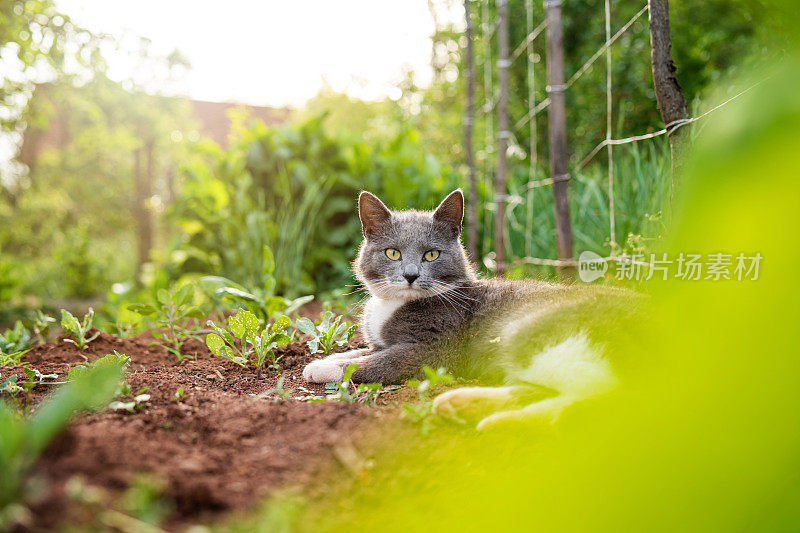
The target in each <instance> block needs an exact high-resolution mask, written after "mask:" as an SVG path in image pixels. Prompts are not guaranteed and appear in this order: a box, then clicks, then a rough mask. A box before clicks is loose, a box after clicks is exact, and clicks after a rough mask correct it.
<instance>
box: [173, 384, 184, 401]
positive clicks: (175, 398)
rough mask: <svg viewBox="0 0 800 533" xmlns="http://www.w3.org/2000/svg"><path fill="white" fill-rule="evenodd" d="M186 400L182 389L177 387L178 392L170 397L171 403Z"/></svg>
mask: <svg viewBox="0 0 800 533" xmlns="http://www.w3.org/2000/svg"><path fill="white" fill-rule="evenodd" d="M184 398H186V392H184V390H183V387H178V390H176V391H175V394H173V395H172V401H173V402H182V401H183V400H184Z"/></svg>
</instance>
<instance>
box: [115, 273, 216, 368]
mask: <svg viewBox="0 0 800 533" xmlns="http://www.w3.org/2000/svg"><path fill="white" fill-rule="evenodd" d="M156 299H157V301H158V305H155V306H154V305H149V304H141V303H136V304H130V305H128V309H129V310H130V311H133V312H134V313H138V314H140V315H142V316H152V317H153V319H154V320H155V322H156V325H157V326H158V327H159V328H160V329H161V330H163V331H160V330H156V331H154V332H153V337H155V338H156V339H159V340H160V341H162V342H156V343H154V344H156V345H158V346H162V347H163V348H166V349H167V351H169V352H170V353H171V354H173V355H174V356H175V357H177V358H178V361H183V358H184V355H183V354H182V353H181V345H182V344H183V339H185V338H187V337H188V338H197V337H196V336H195V335H193V332H194V330H192V329H189V328H187V326H186V324H187V322H188V321H189V319H192V318H195V319H202V318H203V313H202V311H200V309H198V308H197V307H195V306H194V305H192V301H193V300H194V287H193V286H192V285H184V286H183V287H181V288H180V289H177V290H170V291H168V290H166V289H159V291H158V293H157V294H156Z"/></svg>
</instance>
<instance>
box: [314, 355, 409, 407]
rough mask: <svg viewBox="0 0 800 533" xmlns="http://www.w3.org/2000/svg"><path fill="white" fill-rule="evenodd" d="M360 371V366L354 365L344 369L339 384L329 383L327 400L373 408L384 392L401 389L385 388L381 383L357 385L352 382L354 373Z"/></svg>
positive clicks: (326, 387) (326, 388)
mask: <svg viewBox="0 0 800 533" xmlns="http://www.w3.org/2000/svg"><path fill="white" fill-rule="evenodd" d="M357 369H358V365H356V364H352V365H349V366H348V367H347V368H345V369H344V376H342V381H340V382H339V383H327V384H326V385H325V391H326V393H327V394H328V396H327V397H326V399H327V400H332V401H337V402H344V403H363V404H364V405H369V406H370V407H373V406H374V405H375V402H376V401H377V399H378V397H379V396H380V395H381V394H383V393H384V392H389V391H392V390H396V389H399V388H400V387H399V386H395V387H384V386H383V385H381V384H380V383H359V384H358V385H356V384H355V383H353V382H352V381H351V378H352V377H353V372H355V371H356V370H357Z"/></svg>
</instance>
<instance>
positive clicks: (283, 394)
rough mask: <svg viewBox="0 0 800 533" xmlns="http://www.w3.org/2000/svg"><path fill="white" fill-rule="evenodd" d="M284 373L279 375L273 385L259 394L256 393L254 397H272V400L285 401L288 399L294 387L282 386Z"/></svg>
mask: <svg viewBox="0 0 800 533" xmlns="http://www.w3.org/2000/svg"><path fill="white" fill-rule="evenodd" d="M285 377H286V376H285V374H281V377H279V378H278V381H277V382H276V383H275V387H274V388H272V389H269V390H266V391H264V392H262V393H261V394H259V395H257V396H256V398H270V397H271V398H272V401H273V402H285V401H288V400H289V398H291V397H292V393H293V392H294V389H284V388H283V380H284V378H285Z"/></svg>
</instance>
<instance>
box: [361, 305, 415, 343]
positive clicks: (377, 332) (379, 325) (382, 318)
mask: <svg viewBox="0 0 800 533" xmlns="http://www.w3.org/2000/svg"><path fill="white" fill-rule="evenodd" d="M404 303H405V301H403V300H383V299H381V298H376V297H374V296H373V297H372V298H370V299H369V300H368V301H367V305H365V306H364V318H363V325H364V326H365V327H366V330H367V336H368V337H369V341H370V342H372V343H376V344H382V343H383V338H382V337H381V330H382V329H383V325H384V324H385V323H386V321H387V320H389V318H391V316H392V315H393V314H394V312H395V311H397V309H398V308H399V307H400V306H402V305H403V304H404Z"/></svg>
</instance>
